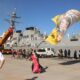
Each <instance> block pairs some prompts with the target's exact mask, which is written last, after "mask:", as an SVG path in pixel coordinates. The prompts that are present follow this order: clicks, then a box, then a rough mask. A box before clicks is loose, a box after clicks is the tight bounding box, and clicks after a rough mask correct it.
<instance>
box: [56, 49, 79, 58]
mask: <svg viewBox="0 0 80 80" xmlns="http://www.w3.org/2000/svg"><path fill="white" fill-rule="evenodd" d="M57 54H58V57H64V58H72V57H73V58H75V59H80V50H74V51H73V54H72V53H71V50H70V49H64V50H63V49H59V50H58V51H57ZM71 54H72V55H71Z"/></svg>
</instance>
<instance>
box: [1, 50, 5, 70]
mask: <svg viewBox="0 0 80 80" xmlns="http://www.w3.org/2000/svg"><path fill="white" fill-rule="evenodd" d="M4 62H5V58H4V56H3V54H2V52H1V51H0V69H1V68H2V67H3V65H4Z"/></svg>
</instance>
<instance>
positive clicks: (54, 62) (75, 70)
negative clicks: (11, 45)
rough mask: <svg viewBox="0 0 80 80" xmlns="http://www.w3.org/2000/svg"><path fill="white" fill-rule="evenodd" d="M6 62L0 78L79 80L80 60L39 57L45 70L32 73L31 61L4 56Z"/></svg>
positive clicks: (8, 79) (5, 79)
mask: <svg viewBox="0 0 80 80" xmlns="http://www.w3.org/2000/svg"><path fill="white" fill-rule="evenodd" d="M5 58H6V62H5V65H4V67H3V68H2V69H1V70H0V80H80V60H74V59H58V58H47V59H40V63H41V64H42V65H43V67H46V66H47V67H48V68H47V69H46V72H44V73H39V74H34V73H32V71H31V62H30V61H26V60H25V59H21V60H20V59H13V58H11V56H10V55H8V56H5Z"/></svg>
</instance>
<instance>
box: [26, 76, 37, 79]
mask: <svg viewBox="0 0 80 80" xmlns="http://www.w3.org/2000/svg"><path fill="white" fill-rule="evenodd" d="M37 78H38V77H37V76H35V77H33V78H30V79H25V80H36V79H37Z"/></svg>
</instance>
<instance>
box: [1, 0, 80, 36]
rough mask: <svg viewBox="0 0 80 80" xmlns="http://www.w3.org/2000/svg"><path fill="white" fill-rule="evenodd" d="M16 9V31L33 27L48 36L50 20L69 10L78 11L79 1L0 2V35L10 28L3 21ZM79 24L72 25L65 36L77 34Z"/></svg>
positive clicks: (4, 0)
mask: <svg viewBox="0 0 80 80" xmlns="http://www.w3.org/2000/svg"><path fill="white" fill-rule="evenodd" d="M14 8H16V13H17V16H19V17H21V18H20V19H17V21H18V22H20V23H19V24H16V30H22V31H24V30H25V28H26V27H30V26H35V27H37V28H38V29H40V31H41V32H42V33H45V32H46V33H47V34H50V32H51V31H52V29H53V28H54V27H55V24H54V23H53V22H52V20H51V19H52V18H53V17H54V16H56V15H59V14H63V13H65V12H66V11H68V10H70V9H77V10H79V11H80V0H0V35H2V34H3V33H4V32H5V31H6V30H7V29H8V27H9V26H10V25H9V23H7V22H6V21H5V19H9V16H8V15H9V14H10V13H11V12H12V11H14ZM79 32H80V22H78V23H76V24H74V25H73V26H71V27H70V28H69V29H68V30H67V34H68V33H69V34H73V33H79Z"/></svg>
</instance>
